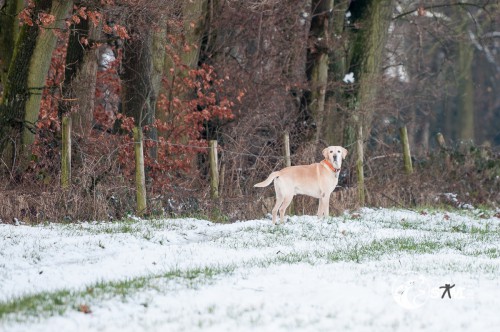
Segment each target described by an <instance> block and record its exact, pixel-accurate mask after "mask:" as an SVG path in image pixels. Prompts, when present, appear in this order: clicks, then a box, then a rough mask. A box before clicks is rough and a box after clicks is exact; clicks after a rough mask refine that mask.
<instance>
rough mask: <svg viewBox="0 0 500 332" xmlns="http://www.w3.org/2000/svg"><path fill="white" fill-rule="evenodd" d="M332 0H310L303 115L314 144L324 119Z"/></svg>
mask: <svg viewBox="0 0 500 332" xmlns="http://www.w3.org/2000/svg"><path fill="white" fill-rule="evenodd" d="M333 2H334V1H333V0H313V1H312V4H311V5H312V21H311V27H310V32H309V48H308V49H307V64H306V66H307V70H306V74H307V79H308V80H309V91H308V92H307V93H306V100H307V113H308V114H310V117H311V120H312V122H313V127H315V132H314V133H313V135H312V137H310V138H309V139H313V140H314V141H315V142H318V141H319V139H320V136H321V132H322V130H321V129H322V127H323V121H324V117H325V96H326V88H327V83H328V62H329V56H328V53H329V47H328V44H329V40H330V29H331V27H332V22H331V12H332V11H333Z"/></svg>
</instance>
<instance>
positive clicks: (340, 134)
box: [321, 0, 350, 145]
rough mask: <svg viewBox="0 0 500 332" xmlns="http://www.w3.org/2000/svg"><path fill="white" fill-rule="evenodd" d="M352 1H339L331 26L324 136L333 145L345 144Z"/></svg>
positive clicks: (336, 4) (336, 2) (335, 6)
mask: <svg viewBox="0 0 500 332" xmlns="http://www.w3.org/2000/svg"><path fill="white" fill-rule="evenodd" d="M349 3H350V1H349V0H342V1H335V5H334V10H333V13H332V17H333V21H332V24H331V28H330V31H329V32H330V40H329V53H328V57H329V64H328V84H327V92H326V101H325V120H324V121H323V127H322V129H321V132H322V133H321V136H322V137H323V139H324V140H325V141H326V142H327V143H328V144H329V145H344V142H343V139H344V125H345V123H346V119H347V118H348V110H347V108H346V107H345V105H344V100H343V98H344V93H343V86H344V84H343V83H342V79H343V78H344V76H345V75H346V74H347V73H348V69H349V68H347V57H346V55H347V53H346V50H347V49H348V46H349V39H348V38H347V35H346V34H345V33H344V27H345V25H346V23H347V21H346V20H349V18H346V12H347V8H348V7H349Z"/></svg>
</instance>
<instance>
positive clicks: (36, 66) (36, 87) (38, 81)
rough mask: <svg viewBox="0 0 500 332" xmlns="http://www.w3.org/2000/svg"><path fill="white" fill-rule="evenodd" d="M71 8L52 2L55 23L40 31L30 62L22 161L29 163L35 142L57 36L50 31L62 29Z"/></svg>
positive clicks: (22, 138) (54, 0)
mask: <svg viewBox="0 0 500 332" xmlns="http://www.w3.org/2000/svg"><path fill="white" fill-rule="evenodd" d="M72 6H73V1H64V0H60V1H58V0H53V1H52V9H51V11H50V13H51V14H52V15H54V16H55V19H56V21H55V23H53V24H51V25H50V26H49V27H48V28H47V29H44V30H42V31H41V33H40V34H39V36H38V39H37V42H36V46H35V49H34V51H33V55H32V57H31V60H30V65H29V73H28V82H27V84H28V87H29V89H30V93H29V94H28V99H27V100H26V106H25V113H24V126H23V129H22V135H21V142H22V143H21V149H23V153H22V154H21V156H24V158H23V159H24V161H29V159H30V158H31V152H30V151H29V150H28V148H29V147H30V146H31V145H32V144H33V142H34V140H35V128H36V122H37V121H38V116H39V114H40V102H41V101H42V91H43V89H44V87H45V80H46V78H47V73H48V71H49V67H50V62H51V60H52V52H53V51H54V49H55V47H56V42H57V36H56V35H55V34H54V33H53V31H51V29H62V28H63V27H64V23H65V22H64V19H65V18H66V17H67V16H68V13H69V10H70V8H71V7H72Z"/></svg>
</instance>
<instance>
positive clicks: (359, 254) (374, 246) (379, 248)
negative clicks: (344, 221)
mask: <svg viewBox="0 0 500 332" xmlns="http://www.w3.org/2000/svg"><path fill="white" fill-rule="evenodd" d="M442 248H443V245H442V244H441V243H440V242H439V241H435V240H430V239H429V240H423V241H416V240H415V239H413V238H390V239H383V240H373V241H372V242H370V243H368V244H361V245H358V244H355V245H354V247H349V248H342V249H338V250H331V251H328V252H327V253H326V254H325V255H324V256H325V258H326V259H327V261H329V262H336V261H352V262H357V263H361V262H363V261H365V260H368V259H378V258H380V257H381V256H383V255H387V254H394V253H398V252H405V253H416V254H425V253H433V252H436V251H438V250H439V249H442Z"/></svg>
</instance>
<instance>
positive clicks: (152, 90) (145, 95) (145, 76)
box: [121, 27, 165, 158]
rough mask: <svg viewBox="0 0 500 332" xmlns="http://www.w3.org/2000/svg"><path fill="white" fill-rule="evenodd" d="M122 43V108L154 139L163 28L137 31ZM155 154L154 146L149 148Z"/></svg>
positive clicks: (162, 56) (160, 72)
mask: <svg viewBox="0 0 500 332" xmlns="http://www.w3.org/2000/svg"><path fill="white" fill-rule="evenodd" d="M140 35H141V38H140V39H139V38H136V37H133V38H132V39H130V40H127V41H126V43H125V51H124V60H123V74H122V77H121V79H122V112H123V114H125V115H127V116H131V117H133V118H134V121H135V124H136V126H138V127H140V128H144V127H145V126H147V127H148V130H147V131H145V136H146V138H147V139H150V140H153V141H156V140H157V131H156V129H155V128H153V127H152V125H153V124H154V121H155V119H156V102H157V99H158V93H159V90H160V84H161V78H162V73H163V61H164V58H165V56H164V54H165V44H164V42H165V30H164V29H163V28H161V27H160V28H158V29H157V28H153V29H151V30H149V31H146V30H143V31H141V34H140ZM149 153H150V155H151V157H153V158H156V149H155V148H153V149H152V150H150V151H149Z"/></svg>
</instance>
